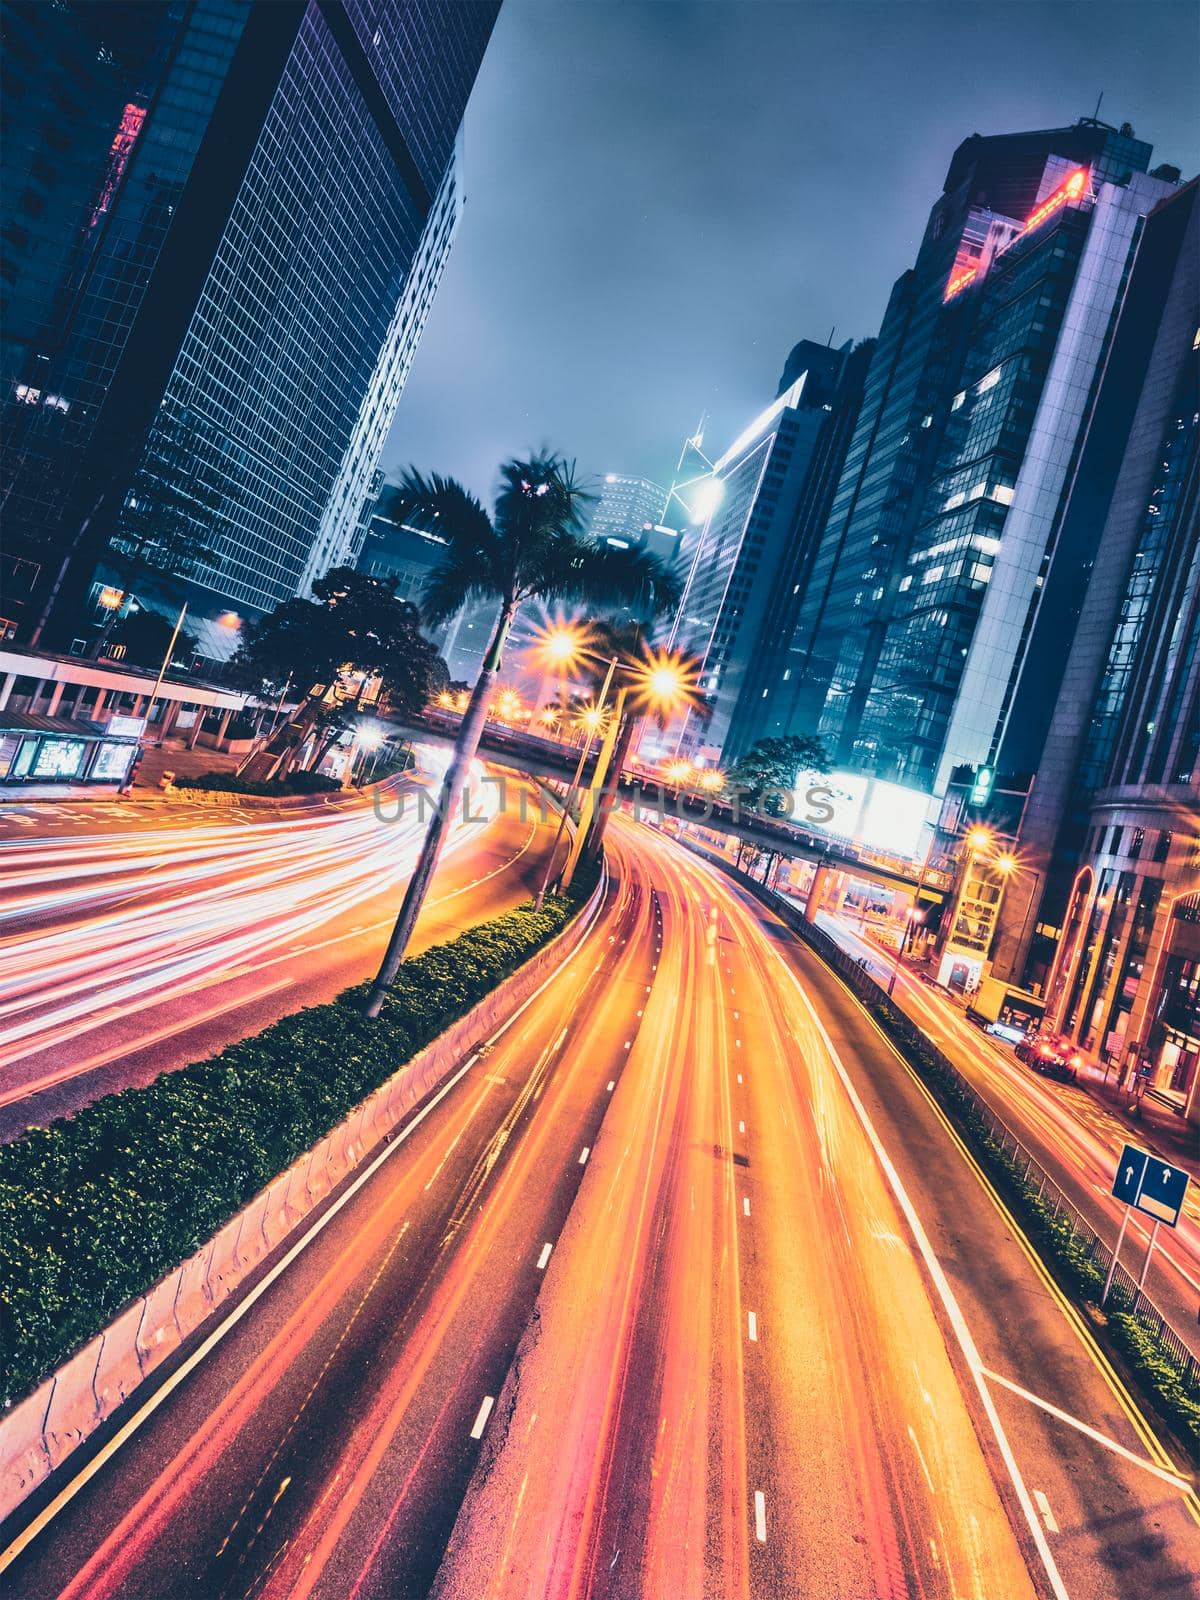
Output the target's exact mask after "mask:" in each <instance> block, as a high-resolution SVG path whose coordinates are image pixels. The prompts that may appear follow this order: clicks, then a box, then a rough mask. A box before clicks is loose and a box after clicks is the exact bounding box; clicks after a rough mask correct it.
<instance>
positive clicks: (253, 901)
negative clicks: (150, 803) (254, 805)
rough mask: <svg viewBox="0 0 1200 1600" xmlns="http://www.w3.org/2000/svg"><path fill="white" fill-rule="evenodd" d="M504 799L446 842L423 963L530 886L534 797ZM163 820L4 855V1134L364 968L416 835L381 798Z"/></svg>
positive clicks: (360, 974) (543, 834)
mask: <svg viewBox="0 0 1200 1600" xmlns="http://www.w3.org/2000/svg"><path fill="white" fill-rule="evenodd" d="M507 801H508V803H507V805H506V807H505V809H504V811H503V813H502V814H497V813H498V797H497V795H496V793H495V790H494V788H493V786H491V785H488V784H484V785H482V786H480V787H479V789H478V790H477V791H476V803H475V805H474V808H473V812H472V816H473V818H477V819H478V821H474V820H473V821H472V822H470V823H469V824H467V825H465V826H459V827H458V828H457V829H456V832H455V833H454V834H453V835H452V837H451V840H450V843H449V845H448V847H447V851H446V853H445V855H444V857H443V861H442V863H441V864H440V865H439V870H438V875H437V878H436V880H435V884H434V891H433V895H432V897H431V900H430V902H429V904H428V905H427V907H426V910H425V913H424V915H423V917H422V919H421V923H420V925H419V927H418V930H417V936H416V948H417V949H420V948H422V947H424V946H426V945H428V944H430V943H434V942H437V941H439V940H442V939H446V938H450V937H453V935H454V934H455V933H457V932H460V931H461V930H462V928H463V927H464V926H466V925H467V924H468V923H470V922H474V921H478V920H481V919H483V918H486V917H489V916H494V915H496V914H498V913H499V912H500V911H503V910H505V909H507V908H508V907H510V906H512V905H515V904H517V903H519V902H520V901H522V900H524V899H528V898H529V897H530V896H531V895H532V894H533V892H534V891H535V888H536V883H537V881H538V880H539V878H540V870H541V868H542V866H543V865H544V862H545V858H546V856H547V855H548V853H549V848H550V838H551V833H552V830H551V828H550V827H549V826H546V825H542V824H541V823H540V818H539V801H538V799H537V796H536V794H535V792H534V791H533V790H532V789H531V788H525V787H524V786H518V785H516V784H512V783H510V784H509V785H508V795H507ZM147 809H148V808H147ZM169 811H170V820H168V819H166V818H163V817H158V816H154V817H152V818H151V819H149V821H148V822H145V823H143V821H142V820H141V819H140V816H139V818H138V819H137V820H135V822H134V823H133V825H132V826H129V825H128V824H127V825H126V826H125V827H123V828H122V827H121V826H120V825H119V823H118V822H117V821H115V820H113V819H110V820H109V821H107V822H106V823H105V824H103V825H96V824H93V825H92V826H91V827H90V828H86V829H85V831H84V832H83V833H77V832H75V831H68V830H67V829H65V828H64V827H62V826H61V825H60V826H59V827H58V828H56V829H54V830H52V831H51V834H50V835H49V836H47V837H45V838H42V837H38V836H26V835H22V836H21V837H20V838H19V839H15V840H14V839H11V838H10V839H9V840H8V841H7V842H5V843H4V844H3V845H0V851H2V852H3V860H4V864H5V870H4V874H3V879H2V888H0V1137H10V1138H11V1137H12V1136H13V1135H14V1134H15V1133H17V1132H19V1131H21V1129H23V1128H24V1127H26V1126H28V1125H29V1124H30V1123H31V1122H33V1123H44V1122H48V1121H50V1120H52V1119H53V1117H55V1116H59V1115H63V1114H64V1113H69V1112H70V1111H72V1110H74V1109H77V1108H78V1106H80V1105H81V1104H85V1103H87V1101H89V1100H91V1099H94V1098H95V1097H96V1096H97V1095H99V1094H101V1093H106V1092H109V1091H111V1090H113V1089H118V1088H124V1087H126V1086H128V1085H131V1084H141V1083H147V1082H149V1081H151V1080H152V1079H153V1078H154V1077H156V1076H157V1075H158V1073H160V1072H163V1071H169V1070H172V1069H174V1068H175V1067H178V1066H181V1065H184V1064H186V1063H187V1062H188V1061H192V1060H198V1059H201V1058H203V1057H204V1056H205V1055H207V1054H210V1053H212V1052H214V1051H216V1050H219V1049H221V1048H222V1047H223V1046H224V1045H225V1044H228V1043H230V1042H232V1041H233V1040H236V1039H239V1038H243V1037H245V1036H246V1035H247V1034H250V1033H254V1032H256V1031H258V1030H259V1029H261V1028H262V1027H265V1026H266V1025H267V1023H269V1022H271V1021H274V1020H275V1019H276V1018H277V1017H279V1016H281V1015H284V1014H286V1013H288V1012H290V1011H295V1010H298V1009H299V1008H300V1007H301V1006H303V1005H312V1004H317V1003H320V1002H322V1001H325V1000H329V999H331V998H332V997H333V996H334V995H336V994H337V993H339V992H340V991H341V990H342V989H343V988H345V987H346V986H347V985H349V984H352V983H355V982H358V981H360V980H361V979H362V978H364V977H366V976H368V975H369V974H370V973H371V972H373V971H374V969H375V966H376V965H377V963H378V960H379V957H380V955H381V953H382V950H383V946H384V944H385V942H386V939H387V934H388V931H389V929H390V927H391V923H392V920H393V918H394V916H395V911H396V906H397V903H398V896H399V894H400V893H401V892H402V889H403V885H404V882H405V881H406V878H407V874H408V872H409V870H410V869H411V865H412V862H413V861H414V860H415V857H416V852H417V849H418V846H419V842H420V837H421V833H422V826H421V817H420V814H419V812H418V808H417V805H416V803H415V801H414V798H413V796H412V795H411V794H409V795H408V797H407V801H406V809H405V812H404V814H403V815H399V816H397V815H396V814H397V811H398V807H397V805H396V803H395V801H394V800H391V799H389V798H387V797H384V799H383V801H382V803H381V807H380V813H381V815H377V814H376V812H375V811H374V809H373V808H372V806H371V805H370V804H369V803H358V804H355V805H345V804H339V805H335V806H330V807H322V808H313V809H305V810H303V811H300V812H292V813H288V814H287V815H285V816H270V815H266V816H264V813H263V812H261V811H258V812H252V813H249V814H248V815H249V816H250V818H251V820H250V821H249V822H248V823H247V824H246V825H244V826H237V825H235V824H234V823H233V822H232V821H231V820H230V818H229V817H228V815H222V816H219V817H217V818H215V819H214V815H213V813H211V812H208V811H199V810H198V808H196V807H194V806H193V807H186V808H185V807H179V806H173V807H170V808H169ZM181 813H182V814H181ZM381 816H382V818H383V819H384V820H381ZM393 817H395V818H396V820H392V818H393ZM0 820H2V819H0ZM75 826H76V827H78V824H76V825H75Z"/></svg>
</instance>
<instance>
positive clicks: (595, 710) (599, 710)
mask: <svg viewBox="0 0 1200 1600" xmlns="http://www.w3.org/2000/svg"><path fill="white" fill-rule="evenodd" d="M577 648H578V647H577ZM572 659H578V657H577V655H576V656H574V657H573V658H572ZM616 670H617V657H616V656H613V657H612V659H611V660H610V661H609V663H608V671H607V672H606V673H605V674H604V682H603V684H602V685H601V687H600V698H599V700H598V701H597V702H596V704H595V705H594V706H592V707H590V708H589V712H585V713H584V716H583V717H582V718H581V719H580V720H581V721H582V723H583V724H584V726H585V727H586V728H587V730H588V732H587V738H586V739H585V740H584V741H583V745H582V747H581V748H580V751H579V760H578V762H577V763H576V765H575V775H574V777H573V778H572V779H571V783H570V787H569V788H568V789H567V792H566V794H565V795H564V796H563V805H562V811H561V813H560V814H559V818H558V828H557V831H556V832H555V835H554V843H553V844H552V845H551V847H550V858H549V860H548V861H547V862H546V870H545V872H544V873H543V874H542V881H541V884H540V885H539V886H538V892H537V899H536V900H535V901H534V905H535V907H536V909H537V910H538V911H540V910H541V909H542V906H543V905H544V904H545V902H546V890H547V889H548V888H549V886H550V875H551V873H552V872H553V871H554V861H555V857H556V856H557V855H558V846H559V842H560V841H561V839H562V836H563V832H564V830H565V829H566V826H567V813H568V812H569V811H570V809H571V802H572V800H573V799H574V798H575V794H576V791H577V790H578V788H579V781H580V779H581V778H582V777H583V768H584V764H585V763H586V761H587V758H588V756H589V755H590V754H591V751H592V742H593V740H594V739H595V737H596V730H597V728H598V727H599V726H600V722H601V718H602V717H603V715H604V704H605V700H606V699H607V697H608V691H609V688H610V687H611V685H612V681H613V674H614V673H615V672H616ZM589 714H590V715H591V716H592V717H593V718H594V719H595V720H594V721H592V722H591V723H590V725H589V723H588V715H589ZM568 864H569V863H568Z"/></svg>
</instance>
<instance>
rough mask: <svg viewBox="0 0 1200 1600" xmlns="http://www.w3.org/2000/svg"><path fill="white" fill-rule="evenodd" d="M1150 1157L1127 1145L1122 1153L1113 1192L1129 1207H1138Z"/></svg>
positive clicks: (1142, 1151)
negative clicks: (1138, 1198)
mask: <svg viewBox="0 0 1200 1600" xmlns="http://www.w3.org/2000/svg"><path fill="white" fill-rule="evenodd" d="M1149 1159H1150V1157H1149V1156H1148V1155H1147V1154H1146V1152H1145V1151H1144V1150H1135V1149H1134V1147H1133V1146H1132V1145H1131V1144H1127V1145H1126V1146H1125V1148H1124V1149H1123V1150H1122V1151H1121V1159H1120V1161H1118V1162H1117V1175H1116V1177H1115V1178H1114V1179H1113V1186H1112V1192H1113V1193H1114V1194H1115V1195H1116V1197H1117V1199H1118V1200H1124V1202H1125V1204H1126V1205H1127V1206H1135V1205H1137V1197H1138V1194H1139V1193H1140V1191H1141V1187H1142V1179H1143V1178H1144V1177H1145V1175H1146V1163H1147V1161H1149Z"/></svg>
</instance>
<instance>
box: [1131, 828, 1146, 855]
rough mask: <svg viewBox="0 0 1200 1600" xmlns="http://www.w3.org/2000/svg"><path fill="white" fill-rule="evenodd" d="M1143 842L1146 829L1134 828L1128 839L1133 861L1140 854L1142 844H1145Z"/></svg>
mask: <svg viewBox="0 0 1200 1600" xmlns="http://www.w3.org/2000/svg"><path fill="white" fill-rule="evenodd" d="M1145 842H1146V830H1145V828H1135V829H1134V830H1133V839H1132V840H1131V841H1130V845H1129V854H1130V855H1131V856H1132V857H1133V858H1134V860H1135V861H1136V860H1137V858H1138V856H1140V855H1141V853H1142V846H1143V845H1144V844H1145Z"/></svg>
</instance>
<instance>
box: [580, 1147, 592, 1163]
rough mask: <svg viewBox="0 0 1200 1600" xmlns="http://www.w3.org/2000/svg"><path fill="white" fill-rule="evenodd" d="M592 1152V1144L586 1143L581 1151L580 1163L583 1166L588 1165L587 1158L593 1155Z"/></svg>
mask: <svg viewBox="0 0 1200 1600" xmlns="http://www.w3.org/2000/svg"><path fill="white" fill-rule="evenodd" d="M591 1153H592V1147H591V1146H590V1145H587V1144H585V1145H584V1147H583V1149H582V1150H581V1151H580V1152H579V1165H580V1166H581V1167H586V1166H587V1158H588V1157H589V1156H590V1155H591Z"/></svg>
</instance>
